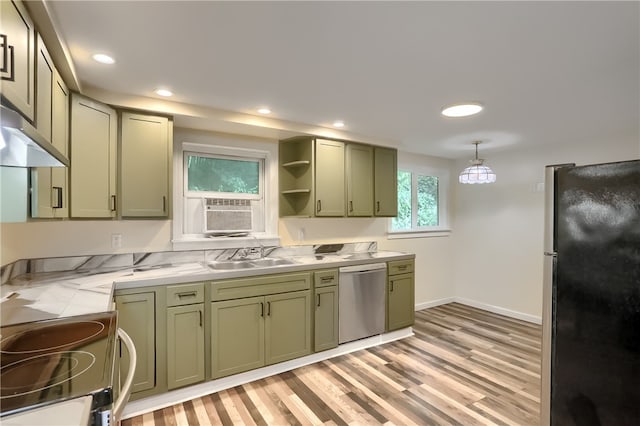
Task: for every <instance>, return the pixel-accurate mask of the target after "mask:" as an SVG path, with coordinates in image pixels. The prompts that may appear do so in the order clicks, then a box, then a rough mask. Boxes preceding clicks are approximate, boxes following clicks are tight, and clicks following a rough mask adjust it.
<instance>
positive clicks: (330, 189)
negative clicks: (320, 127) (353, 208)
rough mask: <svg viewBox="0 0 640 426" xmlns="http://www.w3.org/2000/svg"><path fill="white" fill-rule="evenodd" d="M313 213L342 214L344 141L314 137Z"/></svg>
mask: <svg viewBox="0 0 640 426" xmlns="http://www.w3.org/2000/svg"><path fill="white" fill-rule="evenodd" d="M315 154H316V155H315V198H316V206H315V215H316V216H338V217H339V216H344V214H345V208H344V205H345V183H344V180H345V179H344V143H342V142H338V141H329V140H324V139H316V143H315Z"/></svg>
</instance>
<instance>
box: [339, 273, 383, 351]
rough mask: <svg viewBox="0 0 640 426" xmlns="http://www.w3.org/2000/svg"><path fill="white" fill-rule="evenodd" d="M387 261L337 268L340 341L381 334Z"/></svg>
mask: <svg viewBox="0 0 640 426" xmlns="http://www.w3.org/2000/svg"><path fill="white" fill-rule="evenodd" d="M386 280H387V264H386V263H371V264H368V265H357V266H347V267H344V268H340V284H339V285H340V289H339V299H340V303H339V307H340V310H339V312H338V316H339V324H340V330H339V334H338V341H339V342H340V343H345V342H350V341H352V340H357V339H362V338H364V337H369V336H375V335H377V334H382V333H384V316H385V313H384V296H385V283H386Z"/></svg>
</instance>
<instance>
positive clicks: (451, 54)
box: [49, 1, 640, 158]
mask: <svg viewBox="0 0 640 426" xmlns="http://www.w3.org/2000/svg"><path fill="white" fill-rule="evenodd" d="M639 5H640V3H638V2H624V3H612V2H495V3H494V2H469V3H468V2H409V3H405V2H392V1H389V2H186V1H179V2H178V1H171V2H168V1H163V2H151V1H144V2H130V1H125V2H121V1H106V2H96V1H80V2H78V1H71V2H66V1H53V2H50V3H49V8H50V9H51V11H52V14H53V17H54V20H55V21H57V25H58V27H59V29H60V31H61V33H62V34H61V36H62V37H63V39H64V40H65V41H66V43H67V45H68V46H69V50H70V52H71V56H72V59H73V62H74V65H75V68H76V71H77V74H78V76H79V79H80V81H81V83H82V85H83V86H84V85H90V86H96V87H99V88H103V89H106V90H108V91H113V92H120V93H130V94H135V95H141V96H148V97H157V95H155V94H154V93H153V91H154V89H156V88H158V87H160V86H162V87H168V88H170V89H171V90H173V92H174V93H175V96H174V97H173V98H172V99H174V100H175V101H177V102H183V103H187V104H194V105H198V106H206V107H212V108H218V109H224V110H229V111H237V112H245V113H249V114H256V115H257V113H256V112H255V111H256V109H257V108H258V107H261V106H265V105H266V106H269V107H270V108H271V109H272V110H273V114H272V115H273V116H274V117H276V118H278V119H282V120H287V121H292V122H297V123H305V124H311V125H320V126H329V127H330V123H332V122H333V121H334V120H335V119H342V120H344V121H345V123H346V130H347V131H349V132H353V133H354V134H358V135H364V136H370V137H372V138H376V140H385V141H389V142H390V143H391V144H394V145H396V146H397V147H399V148H400V149H403V150H406V151H410V152H420V153H424V154H429V155H436V156H441V157H447V158H463V157H469V156H471V155H472V153H473V145H471V142H472V141H473V140H477V139H480V140H483V141H484V142H485V144H484V145H483V146H481V152H483V153H484V152H492V150H507V149H509V150H510V149H523V148H532V147H538V146H539V147H540V149H552V148H553V146H554V144H561V143H576V144H577V143H599V142H603V141H606V140H607V139H610V138H622V139H628V140H629V141H633V140H637V138H638V121H639V117H640V108H639V102H640V101H639V100H640V83H639V81H640V25H639V17H640V8H639ZM97 51H100V52H105V53H109V54H111V55H113V56H114V57H115V59H116V61H117V63H116V64H115V65H113V66H104V65H100V64H97V63H95V62H93V61H92V60H91V59H90V56H91V54H93V53H95V52H97ZM461 101H480V102H482V103H483V104H484V105H485V110H484V111H483V112H481V113H480V114H479V115H477V116H474V117H471V118H466V119H451V118H445V117H442V116H441V115H440V110H441V108H442V107H443V106H445V105H447V104H450V103H457V102H461ZM489 155H490V154H489Z"/></svg>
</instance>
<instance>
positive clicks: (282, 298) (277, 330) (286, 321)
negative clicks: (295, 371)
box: [264, 290, 311, 365]
mask: <svg viewBox="0 0 640 426" xmlns="http://www.w3.org/2000/svg"><path fill="white" fill-rule="evenodd" d="M309 299H310V292H309V291H308V290H306V291H296V292H291V293H282V294H274V295H270V296H265V298H264V300H265V303H266V315H265V317H264V318H265V332H264V337H265V363H266V364H267V365H269V364H276V363H278V362H282V361H287V360H290V359H294V358H299V357H301V356H305V355H309V354H310V353H311V309H310V304H311V300H309Z"/></svg>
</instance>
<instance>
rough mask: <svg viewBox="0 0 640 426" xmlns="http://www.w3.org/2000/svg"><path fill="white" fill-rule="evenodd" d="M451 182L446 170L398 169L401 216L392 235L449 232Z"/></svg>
mask: <svg viewBox="0 0 640 426" xmlns="http://www.w3.org/2000/svg"><path fill="white" fill-rule="evenodd" d="M448 180H449V179H448V172H447V171H439V170H430V169H428V168H425V169H422V170H420V169H414V170H398V215H397V216H396V217H394V218H392V219H391V229H390V234H416V233H424V232H433V231H448V229H447V225H448V220H447V208H446V204H447V203H446V201H447V188H448Z"/></svg>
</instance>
